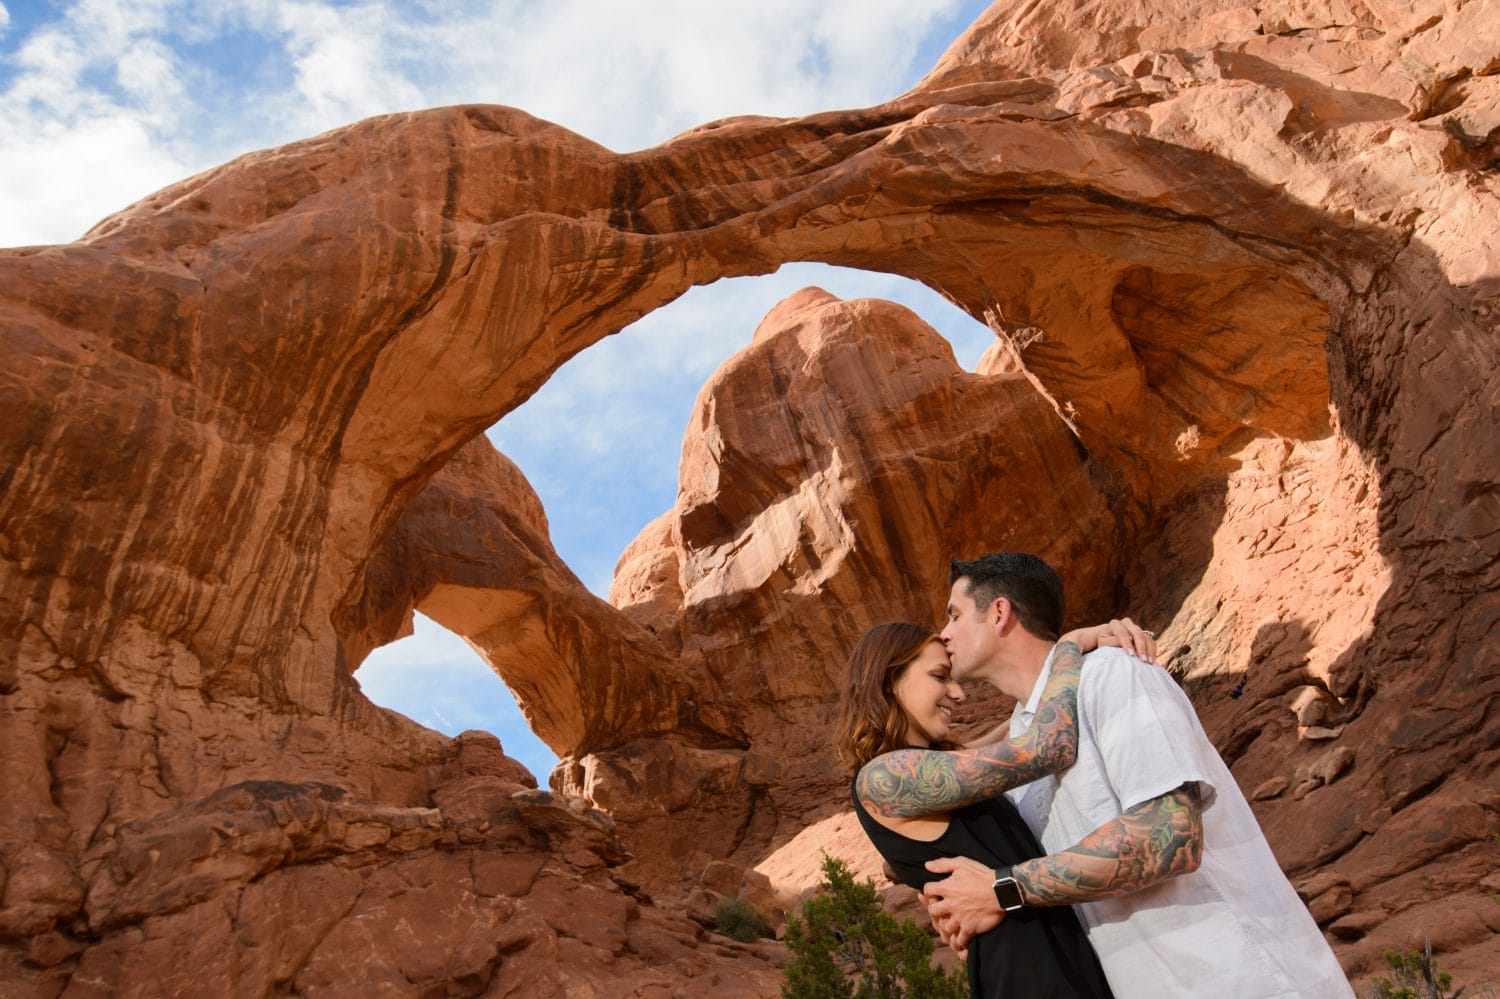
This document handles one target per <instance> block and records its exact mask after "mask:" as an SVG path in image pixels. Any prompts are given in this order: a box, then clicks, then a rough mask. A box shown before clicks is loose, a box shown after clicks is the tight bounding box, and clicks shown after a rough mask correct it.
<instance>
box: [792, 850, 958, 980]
mask: <svg viewBox="0 0 1500 999" xmlns="http://www.w3.org/2000/svg"><path fill="white" fill-rule="evenodd" d="M823 879H824V880H823V884H821V885H819V886H818V894H817V895H816V896H814V897H813V898H810V899H808V900H807V902H805V903H804V904H803V906H802V913H801V915H800V917H799V916H793V917H791V918H790V919H788V920H787V926H786V942H787V946H788V947H789V948H790V949H791V952H792V959H791V961H790V962H789V963H788V964H787V966H786V983H785V984H784V985H783V986H782V987H781V994H782V996H784V997H785V999H965V997H967V996H968V994H969V988H968V981H967V977H966V976H965V974H964V972H963V970H962V969H956V970H954V971H947V970H945V969H943V968H942V967H935V966H934V965H933V964H932V938H931V937H930V936H928V935H927V932H926V931H925V930H923V929H922V928H921V927H920V926H918V925H917V924H916V923H914V922H912V921H911V920H909V919H903V920H902V921H901V922H899V923H898V922H896V919H895V917H893V916H892V915H891V914H890V913H888V912H886V911H885V910H883V909H881V907H880V896H879V894H878V893H877V892H876V891H875V884H874V882H872V881H869V880H866V881H864V882H862V883H860V882H856V881H855V880H854V874H853V873H852V872H851V871H850V870H849V867H848V865H847V864H845V863H844V862H843V861H841V860H839V859H838V858H837V857H830V856H828V855H827V854H824V856H823Z"/></svg>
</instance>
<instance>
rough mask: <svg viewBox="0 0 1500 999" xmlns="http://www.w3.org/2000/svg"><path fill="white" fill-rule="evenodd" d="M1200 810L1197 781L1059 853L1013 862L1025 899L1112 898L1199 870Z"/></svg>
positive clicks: (1047, 901)
mask: <svg viewBox="0 0 1500 999" xmlns="http://www.w3.org/2000/svg"><path fill="white" fill-rule="evenodd" d="M1202 859H1203V815H1202V812H1201V810H1200V808H1199V804H1198V791H1197V787H1196V785H1193V784H1184V785H1182V787H1179V788H1178V789H1177V790H1175V791H1171V792H1168V793H1167V794H1164V795H1162V796H1161V797H1159V798H1153V799H1151V800H1150V801H1148V802H1146V803H1144V804H1142V805H1139V806H1137V807H1135V808H1133V809H1131V810H1130V811H1128V812H1126V813H1125V814H1124V815H1121V816H1120V817H1119V818H1117V819H1114V820H1112V821H1110V822H1107V823H1105V824H1104V825H1102V826H1100V827H1099V828H1098V829H1095V830H1094V831H1093V832H1091V833H1089V834H1088V835H1087V836H1085V837H1084V838H1083V839H1081V840H1079V841H1078V843H1076V844H1075V845H1074V846H1072V847H1070V848H1069V849H1067V850H1063V851H1061V852H1059V853H1053V854H1049V855H1047V856H1045V857H1038V858H1037V859H1035V860H1028V861H1026V862H1025V863H1022V864H1017V865H1016V866H1015V868H1014V869H1013V872H1012V876H1013V877H1014V878H1015V879H1016V880H1017V881H1018V882H1020V885H1021V892H1022V894H1023V896H1024V898H1025V899H1026V901H1027V902H1028V903H1032V904H1036V905H1067V904H1071V903H1073V902H1088V901H1091V900H1093V899H1098V898H1111V897H1113V896H1115V895H1124V894H1126V893H1128V892H1133V891H1139V890H1141V889H1142V888H1149V887H1150V886H1151V885H1154V884H1156V883H1157V882H1160V881H1165V880H1167V879H1168V878H1172V877H1176V876H1177V875H1179V874H1188V873H1191V872H1192V871H1195V870H1197V869H1198V864H1199V862H1200V861H1201V860H1202Z"/></svg>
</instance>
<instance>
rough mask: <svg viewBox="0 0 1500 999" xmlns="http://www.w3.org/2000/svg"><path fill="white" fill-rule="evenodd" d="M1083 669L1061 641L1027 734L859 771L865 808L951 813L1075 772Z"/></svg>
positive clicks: (875, 763) (917, 752) (903, 756)
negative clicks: (1049, 777) (1051, 776)
mask: <svg viewBox="0 0 1500 999" xmlns="http://www.w3.org/2000/svg"><path fill="white" fill-rule="evenodd" d="M1082 665H1083V654H1082V653H1081V652H1079V651H1078V646H1077V645H1075V644H1073V643H1072V642H1059V643H1058V646H1057V652H1056V653H1055V654H1054V655H1053V658H1052V675H1051V677H1050V678H1049V679H1048V680H1047V685H1046V686H1045V687H1044V688H1042V701H1041V703H1040V704H1039V705H1038V706H1037V711H1036V718H1035V720H1034V721H1033V722H1032V725H1031V728H1029V729H1027V731H1026V733H1025V734H1024V735H1021V736H1019V737H1018V738H1015V739H1007V740H1005V741H1003V742H996V743H993V744H992V745H988V746H982V747H980V748H977V749H966V750H962V751H960V752H956V753H945V752H939V751H937V750H929V749H902V750H897V751H896V752H894V753H887V754H885V755H884V756H879V757H876V758H875V759H873V760H871V761H870V762H869V763H866V764H865V765H864V767H863V768H861V770H860V772H859V778H858V781H857V782H856V785H855V787H856V791H857V793H858V794H859V799H860V801H861V803H863V804H864V806H865V807H866V808H868V809H869V810H870V812H871V813H873V814H877V815H884V816H886V817H888V818H911V817H913V816H918V815H930V814H933V813H936V812H949V811H952V810H953V809H955V808H961V807H963V806H964V805H970V804H973V803H974V802H976V801H983V800H985V799H986V798H993V797H994V796H995V795H997V794H1000V793H1001V792H1002V791H1006V790H1009V789H1010V788H1013V787H1019V786H1020V785H1022V784H1027V783H1030V782H1031V781H1034V780H1036V779H1037V778H1038V777H1044V776H1046V775H1047V774H1050V773H1056V772H1057V771H1059V770H1063V769H1066V768H1067V767H1070V766H1072V765H1073V761H1074V760H1075V759H1077V757H1078V673H1079V670H1080V668H1081V667H1082Z"/></svg>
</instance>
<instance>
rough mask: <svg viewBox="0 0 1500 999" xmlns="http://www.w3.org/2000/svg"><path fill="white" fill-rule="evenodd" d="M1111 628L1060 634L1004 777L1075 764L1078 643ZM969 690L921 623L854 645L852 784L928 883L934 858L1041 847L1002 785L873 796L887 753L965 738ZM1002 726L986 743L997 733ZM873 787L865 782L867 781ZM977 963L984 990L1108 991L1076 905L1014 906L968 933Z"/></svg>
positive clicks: (1075, 994)
mask: <svg viewBox="0 0 1500 999" xmlns="http://www.w3.org/2000/svg"><path fill="white" fill-rule="evenodd" d="M1108 633H1109V626H1103V627H1101V628H1093V629H1083V630H1080V631H1076V632H1071V633H1069V634H1068V635H1065V636H1064V637H1063V640H1062V641H1061V642H1059V643H1058V648H1057V652H1056V653H1055V654H1054V658H1053V665H1052V675H1051V679H1050V680H1049V681H1048V683H1047V686H1046V688H1045V690H1044V691H1043V704H1042V705H1040V706H1039V709H1038V711H1037V716H1036V721H1035V722H1034V723H1033V725H1032V727H1031V728H1030V729H1029V730H1028V731H1027V733H1026V734H1025V735H1023V736H1021V737H1020V738H1019V739H1016V740H1012V741H1010V742H1009V743H1008V744H1007V745H1005V746H1004V747H1003V749H1004V750H1005V752H1004V753H1003V754H1002V755H1003V758H1004V759H1006V760H1007V761H1009V762H1008V765H1007V768H1006V769H1005V771H1004V773H1005V776H1006V777H1007V778H1011V779H1009V780H1008V783H1007V784H1006V787H1016V786H1019V785H1021V784H1024V783H1027V782H1029V781H1032V780H1035V779H1036V778H1037V777H1039V776H1042V775H1044V774H1048V773H1053V772H1056V771H1057V770H1060V769H1063V768H1064V767H1067V766H1070V765H1071V764H1072V762H1073V755H1074V753H1075V752H1076V747H1077V738H1076V731H1077V730H1076V725H1077V722H1076V715H1075V713H1074V708H1073V704H1074V703H1075V701H1076V695H1077V689H1078V670H1079V667H1080V666H1081V664H1082V661H1083V657H1082V653H1081V651H1080V647H1079V646H1080V643H1082V644H1086V645H1087V647H1088V648H1089V649H1093V648H1094V647H1095V646H1097V645H1098V644H1099V637H1100V636H1101V635H1104V634H1108ZM963 697H964V694H963V691H962V689H960V688H959V686H958V684H957V682H955V681H954V679H953V677H952V675H951V673H950V672H949V662H948V652H947V650H946V649H945V648H944V647H943V643H942V642H941V641H940V640H939V638H938V636H937V635H935V634H934V633H933V632H932V630H931V629H929V628H925V627H923V626H922V625H919V624H908V623H894V624H883V625H879V626H878V627H875V628H872V629H871V630H870V631H869V632H867V633H866V634H865V636H864V637H863V638H861V639H860V641H859V644H858V645H856V646H855V648H854V651H853V653H852V654H851V655H850V658H849V670H848V678H847V682H846V683H845V685H844V697H843V704H842V710H841V712H840V720H839V728H838V736H837V739H838V750H839V755H840V758H841V759H842V760H843V761H844V763H845V764H846V765H847V766H848V767H849V768H850V770H852V771H854V772H855V779H854V783H853V785H852V787H851V791H850V793H851V798H852V799H853V801H854V811H855V814H856V815H858V816H859V821H860V824H861V825H862V826H863V827H864V830H865V834H866V835H867V836H869V837H870V841H871V842H872V843H874V845H875V848H876V849H877V850H879V851H880V853H881V855H882V856H883V857H884V858H885V860H886V863H887V864H889V865H890V867H891V869H892V870H893V871H895V873H896V875H897V877H899V878H900V879H901V880H902V881H903V882H904V883H905V884H908V885H910V886H911V887H913V888H915V889H917V890H918V891H920V890H921V889H922V888H923V887H924V886H925V885H926V884H927V882H928V881H931V880H935V879H936V878H938V877H940V875H935V874H932V873H931V872H929V871H928V870H927V869H926V868H925V867H924V866H923V865H924V864H925V863H926V862H927V861H928V860H932V859H935V858H938V857H953V856H967V857H972V858H973V859H975V860H978V861H980V862H981V863H984V864H987V865H989V866H991V867H994V868H1004V867H1010V866H1012V865H1014V864H1017V863H1019V862H1021V861H1023V860H1029V859H1031V858H1033V857H1039V856H1041V855H1042V853H1043V851H1042V849H1041V847H1040V845H1039V844H1038V843H1037V841H1036V838H1035V837H1034V836H1033V835H1032V834H1031V830H1030V829H1028V828H1027V826H1026V823H1025V822H1024V821H1023V820H1022V818H1021V816H1020V814H1019V813H1018V812H1017V811H1016V808H1015V806H1014V805H1012V804H1011V802H1010V800H1009V799H1008V798H1006V797H1005V795H1004V794H1001V793H1000V791H1001V790H1003V789H1004V788H998V787H997V788H996V793H995V797H993V798H990V799H987V800H984V801H981V802H978V803H976V804H973V805H968V806H966V807H963V808H957V809H954V810H953V811H951V812H936V813H931V814H926V815H917V816H904V817H902V816H895V815H891V814H888V812H889V811H890V810H889V809H886V810H880V809H877V808H875V807H872V802H871V799H870V798H869V797H866V796H865V795H863V794H862V793H861V790H860V785H861V780H860V776H859V771H860V770H861V769H862V768H865V767H866V764H868V763H869V762H870V761H871V760H873V759H875V758H876V757H878V756H880V755H882V754H884V753H888V752H892V751H894V750H898V749H908V748H912V747H917V748H922V749H948V750H956V749H960V748H963V747H960V746H958V745H957V744H955V743H954V742H952V741H951V740H950V739H949V725H950V720H951V716H952V712H953V709H954V707H956V706H957V704H958V703H959V702H960V701H962V700H963ZM999 731H1000V729H996V730H995V732H992V733H991V735H990V736H987V737H986V738H985V739H984V740H981V744H983V743H984V742H998V739H997V737H996V734H995V733H996V732H999ZM943 759H944V760H951V759H953V758H950V757H943ZM960 759H961V758H960ZM879 772H880V767H878V766H877V767H874V768H869V769H868V770H867V771H866V774H865V780H866V781H867V782H868V781H869V780H872V779H878V776H873V777H872V774H876V775H878V773H879ZM933 776H934V777H937V776H939V775H937V774H934V775H933ZM870 790H871V789H870V788H869V786H868V784H867V785H866V792H869V791H870ZM968 972H969V993H970V995H972V996H974V997H975V999H997V997H1010V996H1016V997H1027V999H1041V997H1059V999H1061V997H1068V999H1094V997H1108V996H1109V995H1110V991H1109V986H1108V984H1107V983H1106V981H1105V978H1104V973H1103V971H1102V970H1101V969H1100V967H1099V961H1098V958H1097V957H1095V955H1094V951H1093V948H1092V947H1090V946H1089V943H1088V939H1087V937H1086V936H1085V935H1084V932H1083V928H1082V927H1081V926H1080V925H1079V923H1078V919H1077V917H1076V916H1074V914H1073V910H1072V909H1071V908H1069V907H1066V906H1057V907H1029V906H1028V907H1025V908H1022V909H1020V910H1017V911H1015V912H1012V913H1010V914H1008V915H1007V916H1006V918H1005V920H1004V922H1002V923H1001V924H1000V925H999V926H998V927H996V928H995V929H993V930H991V931H990V932H988V933H985V934H982V935H980V936H978V937H976V938H974V940H972V941H971V942H970V944H969V948H968Z"/></svg>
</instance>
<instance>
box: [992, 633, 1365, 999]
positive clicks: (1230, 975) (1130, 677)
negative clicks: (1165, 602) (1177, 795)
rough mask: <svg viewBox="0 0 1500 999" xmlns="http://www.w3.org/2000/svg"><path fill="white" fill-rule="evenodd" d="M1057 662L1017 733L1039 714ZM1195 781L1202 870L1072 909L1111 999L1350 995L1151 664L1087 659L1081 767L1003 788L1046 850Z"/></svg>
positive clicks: (1179, 700) (1201, 739)
mask: <svg viewBox="0 0 1500 999" xmlns="http://www.w3.org/2000/svg"><path fill="white" fill-rule="evenodd" d="M1051 671H1052V657H1051V656H1048V658H1047V664H1046V667H1045V668H1044V669H1043V670H1042V675H1041V677H1039V678H1038V679H1037V682H1036V687H1035V688H1034V689H1033V690H1032V692H1031V698H1030V699H1029V700H1028V701H1027V702H1026V703H1025V704H1024V705H1018V706H1017V708H1016V712H1015V714H1013V715H1012V716H1011V722H1010V726H1011V735H1012V736H1015V735H1019V734H1020V733H1022V732H1024V731H1026V729H1027V728H1028V727H1030V725H1031V721H1032V718H1033V717H1034V716H1035V713H1036V709H1037V705H1038V702H1039V700H1040V699H1041V694H1042V688H1043V687H1045V686H1046V684H1047V679H1048V677H1049V676H1050V675H1051ZM1189 782H1192V783H1195V784H1197V785H1198V792H1199V800H1200V804H1201V806H1202V810H1203V859H1202V863H1201V865H1200V866H1199V868H1198V870H1196V871H1194V872H1193V873H1191V874H1184V875H1181V876H1179V877H1175V878H1170V879H1168V880H1166V881H1164V882H1161V883H1159V884H1156V885H1153V886H1152V887H1150V888H1147V889H1145V890H1143V891H1138V892H1134V893H1131V894H1129V895H1124V896H1121V897H1119V898H1112V899H1104V900H1101V901H1098V902H1084V903H1080V904H1079V905H1078V906H1077V911H1078V914H1079V917H1080V918H1081V919H1082V921H1083V924H1084V926H1085V927H1086V928H1087V930H1088V935H1089V942H1090V943H1092V944H1093V945H1094V949H1095V950H1096V951H1097V952H1098V954H1099V961H1100V963H1101V964H1102V965H1103V966H1104V973H1105V974H1106V975H1107V976H1108V978H1109V984H1110V987H1111V988H1112V989H1113V990H1114V993H1115V996H1116V997H1117V999H1135V997H1138V996H1139V997H1145V996H1152V997H1158V996H1208V997H1213V999H1261V997H1273V996H1277V997H1280V996H1285V997H1288V999H1325V997H1329V999H1334V997H1337V999H1349V997H1352V996H1353V995H1354V992H1353V990H1352V989H1350V987H1349V980H1348V979H1347V978H1346V977H1345V976H1344V973H1343V970H1342V969H1341V968H1340V967H1339V963H1338V961H1337V959H1336V958H1334V956H1333V952H1332V950H1330V949H1329V947H1328V943H1327V941H1325V940H1324V939H1323V935H1322V933H1320V932H1319V931H1318V927H1317V925H1316V924H1315V923H1314V922H1313V920H1312V917H1311V916H1310V915H1308V912H1307V907H1306V906H1304V905H1303V904H1302V900H1301V899H1299V898H1298V897H1297V893H1296V892H1295V891H1294V890H1293V889H1292V886H1291V884H1290V883H1289V882H1288V881H1287V879H1286V876H1285V875H1284V874H1283V873H1282V872H1281V868H1280V866H1279V865H1278V864H1277V863H1276V858H1275V857H1274V856H1273V855H1272V854H1271V848H1270V846H1269V845H1268V844H1267V843H1266V839H1265V836H1264V835H1262V833H1261V831H1260V825H1259V824H1258V823H1257V822H1256V821H1255V816H1254V814H1253V813H1252V812H1251V811H1250V806H1249V804H1248V803H1247V802H1246V801H1245V796H1244V795H1243V794H1242V793H1241V792H1240V789H1239V785H1237V784H1236V783H1235V780H1234V777H1233V775H1231V774H1230V772H1229V768H1228V767H1226V766H1225V765H1224V761H1223V760H1222V759H1220V758H1219V754H1218V752H1217V751H1216V750H1215V749H1214V747H1213V744H1212V743H1210V742H1209V740H1208V736H1207V735H1205V734H1204V732H1203V727H1202V725H1200V724H1199V722H1198V716H1197V714H1196V713H1195V712H1194V711H1193V706H1192V704H1191V703H1190V702H1189V701H1188V699H1187V696H1186V695H1185V694H1184V693H1183V692H1182V689H1181V688H1180V687H1179V686H1178V685H1177V683H1176V682H1175V681H1174V680H1173V679H1172V678H1171V677H1170V676H1169V675H1168V674H1167V672H1166V671H1165V670H1163V669H1161V668H1160V667H1158V666H1151V665H1147V664H1146V663H1142V662H1140V661H1139V660H1137V659H1134V658H1133V657H1131V656H1129V655H1127V654H1125V653H1124V652H1121V651H1120V650H1119V649H1115V648H1101V649H1098V650H1097V651H1095V652H1091V653H1089V654H1088V655H1087V656H1085V657H1084V662H1083V672H1082V675H1081V677H1080V681H1079V686H1078V761H1077V762H1076V763H1075V764H1074V765H1073V766H1072V767H1070V768H1068V769H1067V770H1066V771H1064V772H1062V773H1061V774H1056V775H1053V776H1051V777H1044V778H1042V779H1041V780H1038V781H1034V782H1033V783H1031V784H1027V785H1025V786H1023V787H1020V788H1017V789H1015V790H1014V791H1011V792H1010V795H1011V798H1012V800H1013V801H1015V803H1016V806H1017V808H1018V809H1019V810H1020V812H1021V815H1022V817H1024V818H1025V820H1026V823H1027V824H1028V825H1029V826H1031V829H1032V831H1033V832H1034V833H1036V836H1037V838H1038V839H1039V840H1041V843H1042V846H1043V848H1044V849H1046V851H1047V852H1048V853H1057V852H1058V851H1061V850H1066V849H1067V848H1069V847H1071V846H1073V845H1074V844H1075V843H1077V842H1078V841H1079V840H1080V839H1082V838H1083V837H1084V836H1086V835H1088V834H1089V833H1091V832H1093V831H1094V830H1095V829H1097V828H1099V827H1100V826H1102V825H1104V824H1105V823H1107V822H1109V821H1111V820H1113V819H1115V818H1117V817H1119V816H1120V815H1121V814H1122V813H1124V812H1126V811H1129V810H1130V809H1132V808H1134V807H1135V806H1137V805H1140V804H1143V803H1145V802H1147V801H1150V800H1151V799H1152V798H1156V797H1159V796H1160V795H1163V794H1166V793H1168V792H1169V791H1172V790H1175V789H1176V788H1178V787H1181V786H1182V785H1183V784H1186V783H1189Z"/></svg>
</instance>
